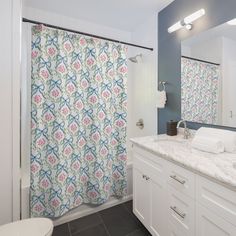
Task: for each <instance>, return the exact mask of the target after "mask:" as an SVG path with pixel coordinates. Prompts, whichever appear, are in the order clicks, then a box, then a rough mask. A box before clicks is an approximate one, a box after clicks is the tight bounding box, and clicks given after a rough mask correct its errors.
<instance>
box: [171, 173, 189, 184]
mask: <svg viewBox="0 0 236 236" xmlns="http://www.w3.org/2000/svg"><path fill="white" fill-rule="evenodd" d="M170 178H171V179H173V180H175V181H177V182H178V183H180V184H182V185H184V184H185V183H186V181H185V180H183V179H180V178H178V177H177V176H176V175H170Z"/></svg>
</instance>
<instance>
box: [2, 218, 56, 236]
mask: <svg viewBox="0 0 236 236" xmlns="http://www.w3.org/2000/svg"><path fill="white" fill-rule="evenodd" d="M52 232H53V223H52V221H51V220H50V219H46V218H31V219H26V220H20V221H16V222H13V223H10V224H6V225H2V226H0V236H51V235H52Z"/></svg>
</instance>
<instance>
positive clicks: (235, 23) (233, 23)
mask: <svg viewBox="0 0 236 236" xmlns="http://www.w3.org/2000/svg"><path fill="white" fill-rule="evenodd" d="M227 24H228V25H236V18H235V19H233V20H230V21H228V22H227Z"/></svg>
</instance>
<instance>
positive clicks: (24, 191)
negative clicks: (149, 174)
mask: <svg viewBox="0 0 236 236" xmlns="http://www.w3.org/2000/svg"><path fill="white" fill-rule="evenodd" d="M132 167H133V165H132V162H129V163H128V164H127V179H128V191H127V195H126V196H124V197H123V198H122V199H117V198H114V197H111V198H110V199H109V200H108V201H107V202H106V203H104V204H102V205H100V206H91V205H87V204H83V205H81V206H79V207H77V208H75V209H73V210H71V211H69V212H68V213H66V214H65V215H64V216H62V217H60V218H58V219H56V220H54V225H55V226H56V225H60V224H64V223H66V222H69V221H71V220H75V219H78V218H80V217H83V216H86V215H90V214H93V213H96V212H98V211H101V210H104V209H106V208H109V207H112V206H115V205H118V204H120V203H123V202H126V201H129V200H131V199H132V197H133V181H132V172H133V168H132ZM29 187H30V179H29V176H24V175H23V176H22V181H21V218H22V219H27V218H29Z"/></svg>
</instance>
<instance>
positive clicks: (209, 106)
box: [181, 57, 219, 124]
mask: <svg viewBox="0 0 236 236" xmlns="http://www.w3.org/2000/svg"><path fill="white" fill-rule="evenodd" d="M218 99H219V66H217V65H213V64H210V63H205V62H200V61H196V60H192V59H188V58H184V57H182V59H181V113H182V114H181V117H182V119H184V120H188V121H193V122H199V123H206V124H217V121H218V106H219V101H218Z"/></svg>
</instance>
